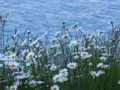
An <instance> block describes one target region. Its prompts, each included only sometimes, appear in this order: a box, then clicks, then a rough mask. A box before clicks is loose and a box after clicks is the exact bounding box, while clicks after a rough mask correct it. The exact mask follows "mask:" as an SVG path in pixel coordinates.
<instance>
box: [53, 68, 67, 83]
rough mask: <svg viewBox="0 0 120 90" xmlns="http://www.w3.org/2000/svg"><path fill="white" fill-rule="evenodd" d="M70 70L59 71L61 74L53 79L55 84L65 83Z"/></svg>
mask: <svg viewBox="0 0 120 90" xmlns="http://www.w3.org/2000/svg"><path fill="white" fill-rule="evenodd" d="M67 77H68V70H67V69H62V70H60V71H59V74H56V75H55V76H54V77H53V82H55V83H56V82H60V83H63V82H65V81H67V80H68V78H67Z"/></svg>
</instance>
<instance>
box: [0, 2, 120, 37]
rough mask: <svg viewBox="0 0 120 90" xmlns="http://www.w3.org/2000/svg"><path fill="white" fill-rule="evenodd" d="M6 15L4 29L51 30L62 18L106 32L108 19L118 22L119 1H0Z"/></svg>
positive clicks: (91, 29) (51, 31)
mask: <svg viewBox="0 0 120 90" xmlns="http://www.w3.org/2000/svg"><path fill="white" fill-rule="evenodd" d="M6 14H9V15H8V18H7V23H6V27H5V30H6V31H12V30H13V29H14V27H16V28H18V30H19V31H20V32H21V33H22V32H24V31H25V30H28V29H29V30H30V31H32V32H33V33H34V34H36V35H40V33H43V32H45V31H48V32H49V33H54V32H56V31H59V30H61V22H63V21H65V22H67V24H68V25H72V24H74V23H76V22H78V23H79V25H80V26H81V28H82V29H83V30H87V31H94V30H102V31H107V30H110V29H111V26H110V23H109V22H110V21H114V22H115V23H119V21H120V0H0V15H6Z"/></svg>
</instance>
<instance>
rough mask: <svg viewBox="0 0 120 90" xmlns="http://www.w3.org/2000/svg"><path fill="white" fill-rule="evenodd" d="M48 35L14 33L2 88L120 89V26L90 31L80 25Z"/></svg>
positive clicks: (0, 63)
mask: <svg viewBox="0 0 120 90" xmlns="http://www.w3.org/2000/svg"><path fill="white" fill-rule="evenodd" d="M65 24H66V23H63V30H62V31H60V32H57V33H56V34H55V36H54V38H53V40H52V41H51V42H50V41H48V37H47V35H46V34H45V35H42V36H40V37H36V38H35V37H33V36H32V33H31V32H30V31H28V32H27V33H26V34H27V37H26V38H24V39H21V38H20V34H19V33H18V32H17V30H15V31H14V32H13V35H12V38H11V43H10V45H9V46H8V47H6V48H5V49H4V51H5V53H4V54H1V57H2V58H0V90H120V42H119V41H120V27H119V25H118V26H117V25H116V26H115V25H114V24H113V23H112V22H111V24H112V31H110V32H109V33H107V32H95V33H86V32H82V30H81V29H80V27H79V25H78V24H75V25H72V26H70V27H66V25H65Z"/></svg>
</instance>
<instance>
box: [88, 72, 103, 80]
mask: <svg viewBox="0 0 120 90" xmlns="http://www.w3.org/2000/svg"><path fill="white" fill-rule="evenodd" d="M104 74H105V71H103V70H99V71H97V72H96V71H90V75H91V76H92V77H93V79H94V78H96V77H99V76H102V75H104Z"/></svg>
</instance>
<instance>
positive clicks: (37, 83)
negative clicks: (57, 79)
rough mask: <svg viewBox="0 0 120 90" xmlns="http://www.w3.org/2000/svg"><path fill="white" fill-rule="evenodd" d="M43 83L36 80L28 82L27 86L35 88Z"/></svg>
mask: <svg viewBox="0 0 120 90" xmlns="http://www.w3.org/2000/svg"><path fill="white" fill-rule="evenodd" d="M43 83H44V82H43V81H37V80H30V81H29V85H30V86H31V87H35V86H37V85H41V84H43Z"/></svg>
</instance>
